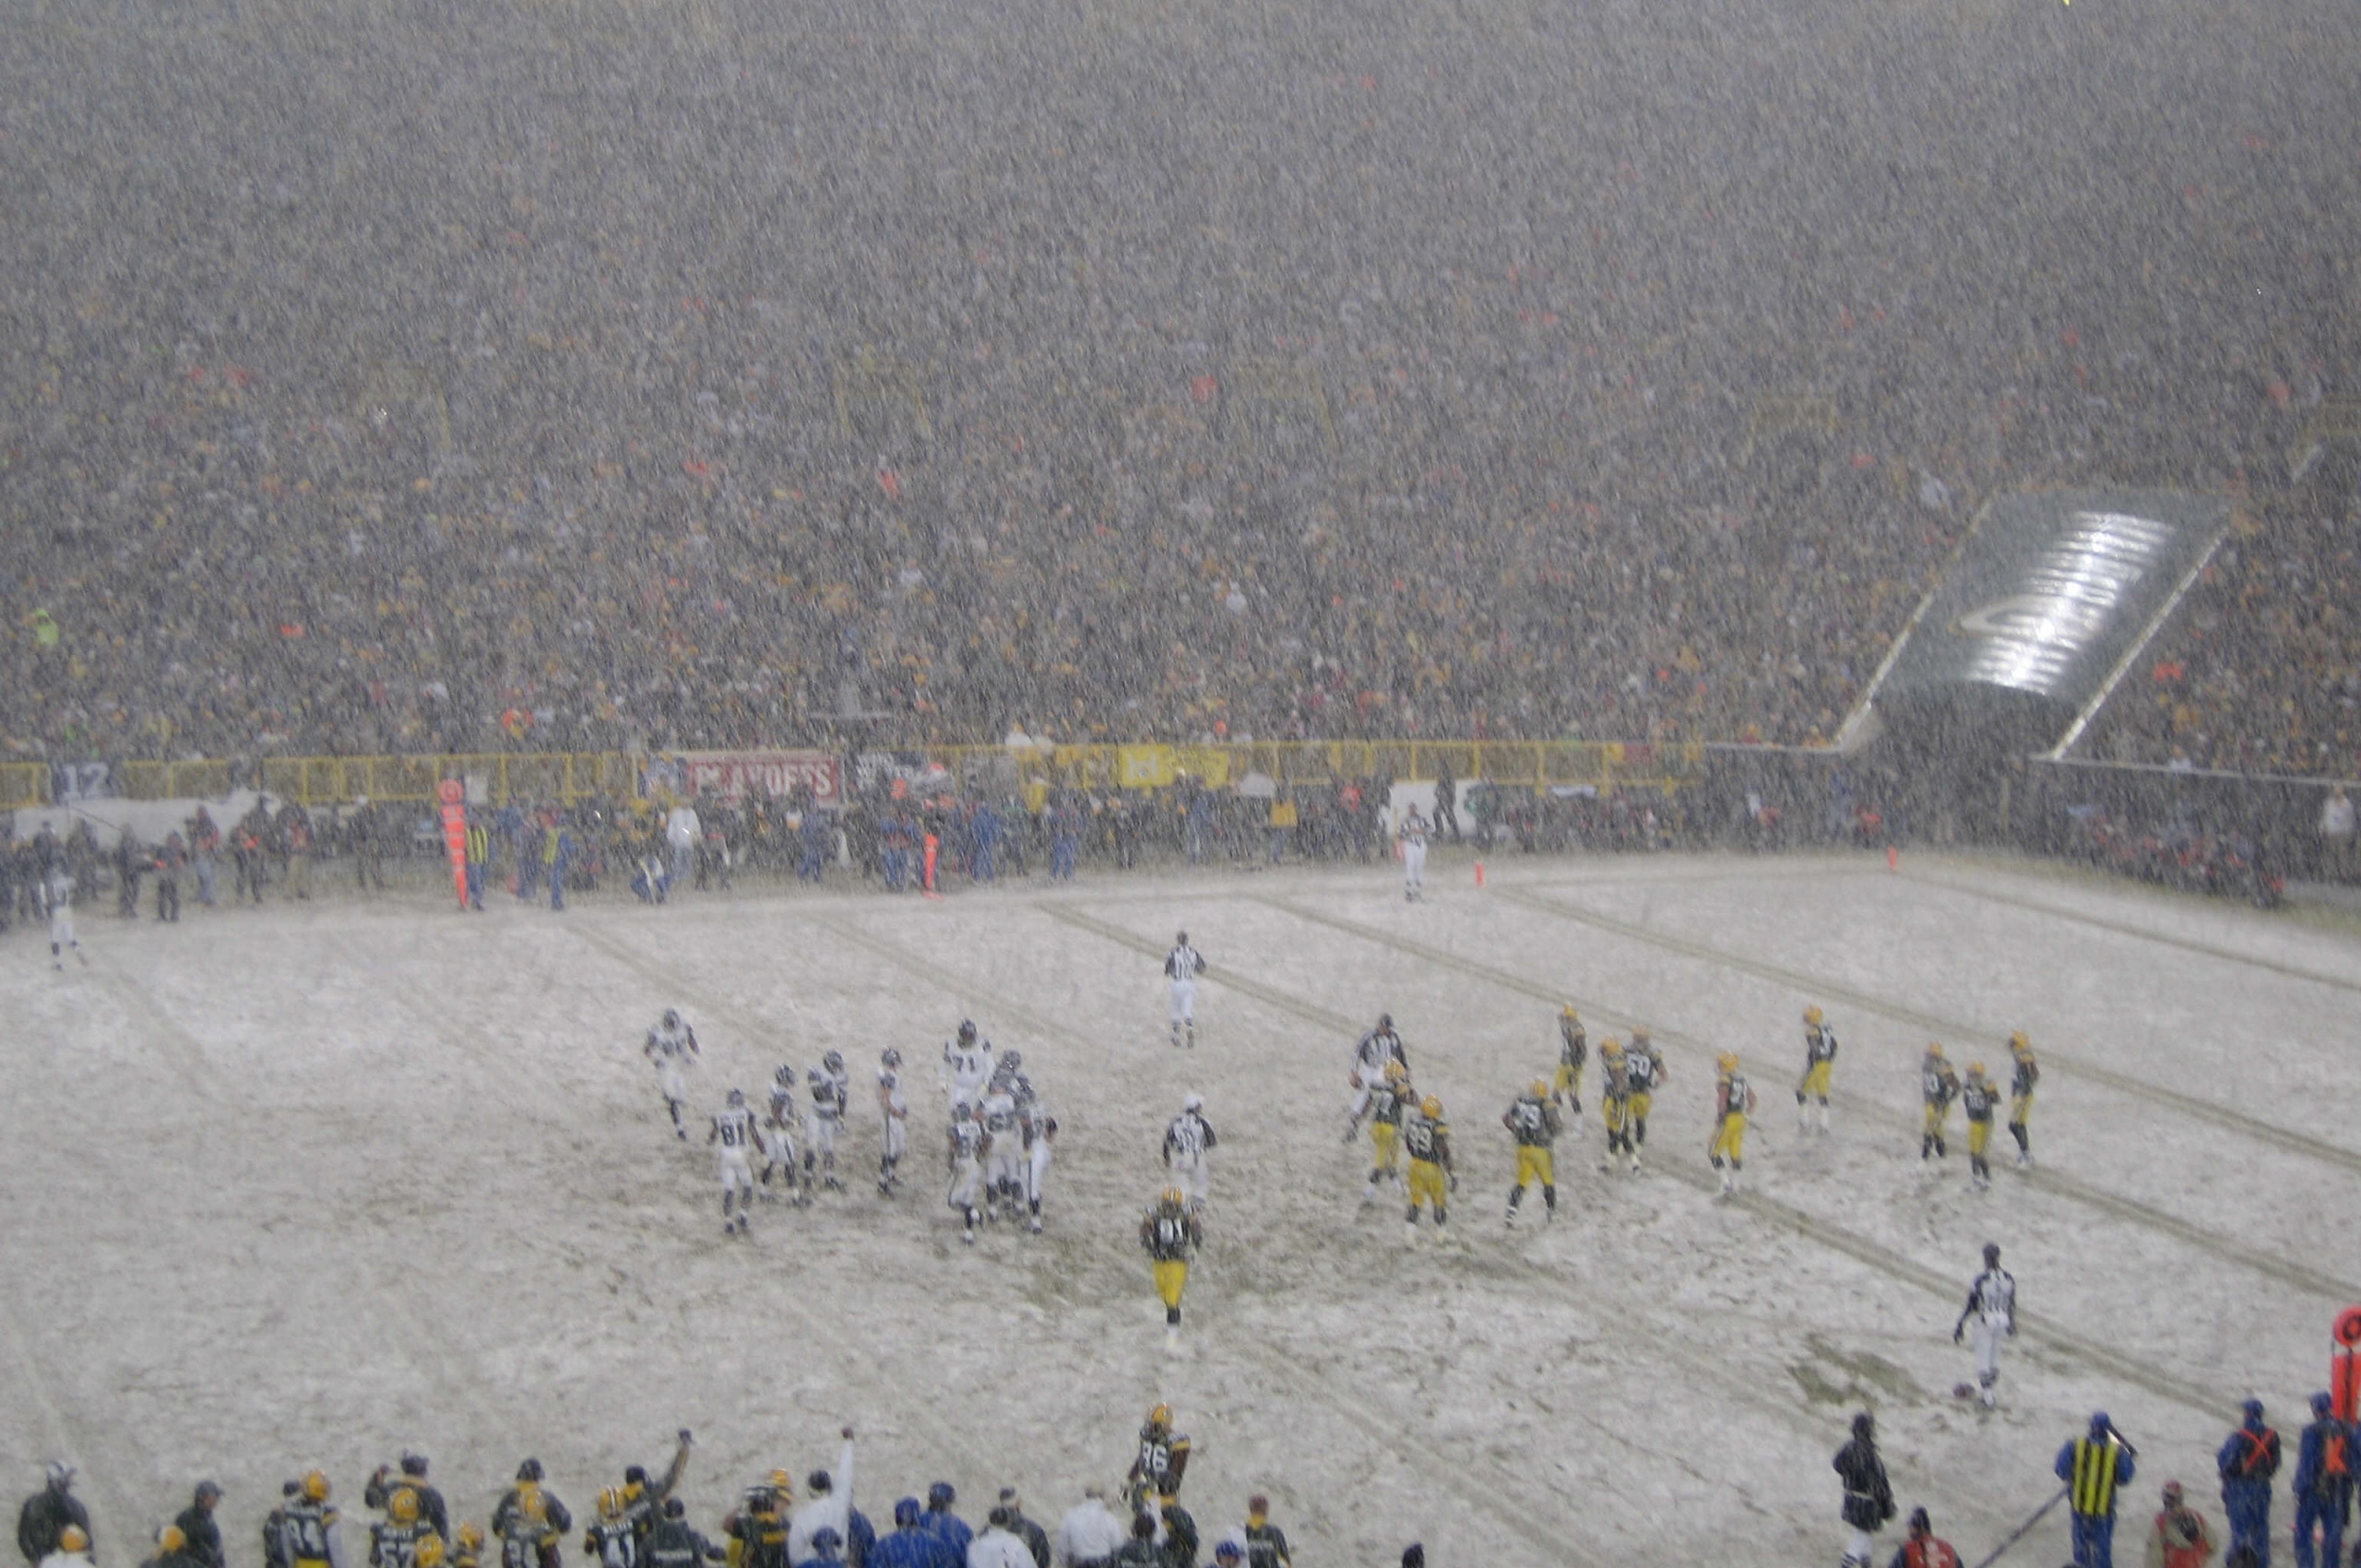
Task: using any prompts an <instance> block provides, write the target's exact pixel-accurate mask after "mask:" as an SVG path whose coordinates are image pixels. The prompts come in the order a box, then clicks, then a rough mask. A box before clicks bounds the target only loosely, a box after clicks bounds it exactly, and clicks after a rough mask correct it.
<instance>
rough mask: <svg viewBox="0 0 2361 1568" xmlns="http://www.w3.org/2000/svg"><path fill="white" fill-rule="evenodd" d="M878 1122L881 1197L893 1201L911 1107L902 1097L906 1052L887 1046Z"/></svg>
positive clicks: (880, 1071) (880, 1061)
mask: <svg viewBox="0 0 2361 1568" xmlns="http://www.w3.org/2000/svg"><path fill="white" fill-rule="evenodd" d="M877 1119H878V1121H879V1123H882V1126H883V1134H884V1141H883V1146H882V1147H881V1148H880V1150H879V1153H878V1156H877V1195H878V1196H879V1197H882V1198H890V1197H892V1196H893V1195H894V1185H895V1183H896V1182H898V1181H900V1180H901V1178H900V1175H899V1174H898V1171H899V1168H900V1166H901V1163H902V1155H903V1152H904V1151H905V1150H906V1149H908V1146H909V1134H910V1128H909V1122H910V1104H909V1101H908V1099H904V1098H903V1096H902V1053H901V1052H900V1051H896V1050H895V1049H894V1048H893V1047H892V1046H890V1045H889V1046H887V1047H886V1048H885V1049H884V1051H879V1052H878V1053H877Z"/></svg>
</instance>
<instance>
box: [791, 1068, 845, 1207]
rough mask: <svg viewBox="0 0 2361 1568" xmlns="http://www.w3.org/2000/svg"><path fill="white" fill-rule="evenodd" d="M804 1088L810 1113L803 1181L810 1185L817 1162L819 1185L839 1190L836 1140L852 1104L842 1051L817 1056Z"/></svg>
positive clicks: (841, 1186)
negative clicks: (809, 1096)
mask: <svg viewBox="0 0 2361 1568" xmlns="http://www.w3.org/2000/svg"><path fill="white" fill-rule="evenodd" d="M804 1087H806V1088H808V1089H809V1090H810V1091H811V1094H812V1116H811V1120H810V1121H809V1122H808V1123H805V1129H806V1134H807V1137H808V1141H807V1142H806V1143H805V1145H804V1147H803V1178H804V1184H805V1185H806V1186H809V1185H810V1184H811V1179H812V1174H813V1168H814V1166H815V1165H816V1166H817V1168H818V1170H819V1175H820V1184H821V1185H822V1186H824V1187H825V1188H827V1189H828V1191H830V1192H832V1193H840V1192H842V1191H844V1186H845V1184H844V1183H843V1182H839V1181H837V1180H836V1139H837V1138H838V1136H839V1135H841V1134H843V1132H844V1128H845V1109H846V1107H848V1106H849V1105H850V1104H851V1103H852V1075H851V1074H850V1073H848V1072H846V1071H845V1053H844V1052H843V1051H829V1052H828V1053H827V1054H826V1055H825V1056H823V1057H822V1058H820V1064H819V1065H818V1066H816V1067H814V1068H813V1069H812V1070H811V1071H810V1072H809V1073H807V1074H805V1075H804Z"/></svg>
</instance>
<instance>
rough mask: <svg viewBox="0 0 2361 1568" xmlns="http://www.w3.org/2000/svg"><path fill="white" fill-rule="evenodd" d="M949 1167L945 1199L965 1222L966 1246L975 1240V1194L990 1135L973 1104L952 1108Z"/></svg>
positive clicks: (982, 1172)
mask: <svg viewBox="0 0 2361 1568" xmlns="http://www.w3.org/2000/svg"><path fill="white" fill-rule="evenodd" d="M946 1141H947V1143H948V1145H949V1164H950V1170H951V1191H950V1194H949V1195H948V1198H947V1200H946V1201H948V1202H949V1203H950V1205H951V1206H952V1207H953V1208H955V1209H956V1210H958V1211H959V1217H960V1218H961V1219H962V1220H963V1221H964V1222H965V1223H966V1225H967V1234H966V1236H965V1237H963V1238H962V1240H964V1241H966V1242H967V1244H968V1245H969V1246H971V1247H972V1246H974V1245H975V1244H976V1220H977V1219H978V1218H979V1216H978V1215H977V1213H976V1195H977V1194H978V1193H979V1191H980V1190H981V1189H982V1187H983V1184H984V1157H985V1155H987V1154H988V1153H990V1152H991V1134H988V1133H986V1132H985V1131H984V1120H983V1116H982V1114H981V1112H979V1111H978V1110H977V1108H976V1107H975V1106H973V1105H958V1106H955V1107H953V1109H952V1111H951V1131H950V1133H949V1134H948V1137H947V1140H946Z"/></svg>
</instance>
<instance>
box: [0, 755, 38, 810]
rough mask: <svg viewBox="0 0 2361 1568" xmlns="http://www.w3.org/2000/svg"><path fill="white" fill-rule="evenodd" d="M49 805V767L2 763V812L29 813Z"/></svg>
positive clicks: (23, 763) (0, 789) (0, 782)
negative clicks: (35, 808) (31, 810)
mask: <svg viewBox="0 0 2361 1568" xmlns="http://www.w3.org/2000/svg"><path fill="white" fill-rule="evenodd" d="M48 803H49V765H48V764H47V763H45V762H0V811H11V812H13V811H29V810H30V809H32V808H33V807H35V806H44V805H47V804H48Z"/></svg>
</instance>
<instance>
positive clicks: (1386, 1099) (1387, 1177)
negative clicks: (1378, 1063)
mask: <svg viewBox="0 0 2361 1568" xmlns="http://www.w3.org/2000/svg"><path fill="white" fill-rule="evenodd" d="M1417 1098H1418V1097H1417V1094H1416V1092H1415V1091H1414V1090H1413V1089H1412V1088H1411V1087H1410V1075H1409V1072H1408V1071H1407V1070H1406V1068H1404V1067H1403V1065H1402V1063H1399V1062H1388V1063H1386V1064H1385V1073H1384V1075H1383V1076H1382V1078H1381V1079H1380V1080H1379V1082H1378V1085H1377V1087H1375V1088H1374V1089H1372V1090H1370V1097H1369V1142H1370V1167H1369V1185H1368V1186H1367V1187H1365V1188H1363V1189H1362V1191H1361V1202H1363V1203H1365V1204H1368V1203H1374V1202H1376V1201H1377V1184H1378V1182H1380V1181H1381V1180H1383V1181H1387V1182H1392V1183H1393V1184H1394V1186H1396V1187H1399V1186H1401V1184H1402V1166H1401V1159H1402V1153H1401V1150H1402V1110H1403V1107H1404V1106H1406V1104H1408V1103H1409V1102H1410V1101H1411V1100H1413V1099H1417Z"/></svg>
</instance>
